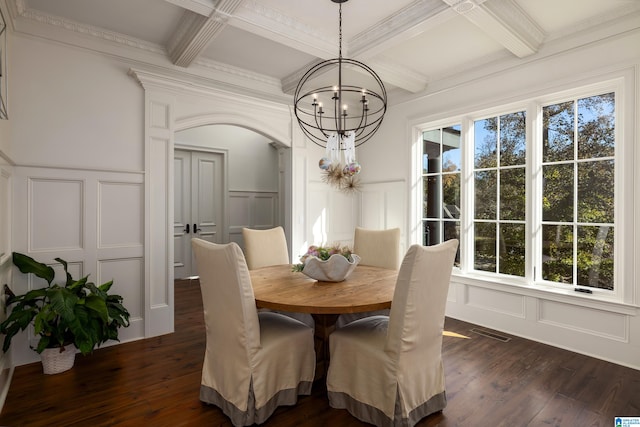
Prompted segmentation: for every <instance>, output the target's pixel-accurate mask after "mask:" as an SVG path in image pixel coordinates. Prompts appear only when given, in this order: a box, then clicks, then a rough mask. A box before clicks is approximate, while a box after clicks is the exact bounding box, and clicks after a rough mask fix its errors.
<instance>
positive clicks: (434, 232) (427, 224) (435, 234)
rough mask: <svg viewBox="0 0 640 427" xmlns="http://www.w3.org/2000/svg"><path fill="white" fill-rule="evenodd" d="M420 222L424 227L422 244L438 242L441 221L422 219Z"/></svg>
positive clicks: (429, 244)
mask: <svg viewBox="0 0 640 427" xmlns="http://www.w3.org/2000/svg"><path fill="white" fill-rule="evenodd" d="M422 224H423V227H424V239H423V242H422V246H433V245H437V244H438V243H440V242H441V240H440V228H441V226H442V223H441V222H440V221H423V223H422Z"/></svg>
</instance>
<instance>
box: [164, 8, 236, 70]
mask: <svg viewBox="0 0 640 427" xmlns="http://www.w3.org/2000/svg"><path fill="white" fill-rule="evenodd" d="M240 3H242V0H220V1H219V2H218V4H217V5H216V6H217V7H216V8H215V9H214V10H213V11H212V12H211V14H210V15H209V16H208V17H207V16H203V15H200V14H198V13H196V12H192V11H191V10H185V12H184V14H183V15H182V19H180V23H179V24H178V29H177V30H176V31H175V33H174V35H173V37H172V39H171V40H170V42H169V43H168V51H169V57H170V58H171V62H173V63H174V64H175V65H178V66H181V67H188V66H189V65H191V63H192V62H193V61H194V60H195V59H196V58H197V57H198V56H199V55H200V54H201V53H202V51H203V50H204V49H205V48H206V47H207V46H208V45H209V43H210V42H211V40H213V39H214V38H215V37H216V36H217V35H218V34H220V32H221V31H222V29H223V28H224V27H225V26H226V25H227V21H228V20H229V17H230V16H231V14H233V12H234V11H235V10H236V9H237V8H238V6H239V5H240Z"/></svg>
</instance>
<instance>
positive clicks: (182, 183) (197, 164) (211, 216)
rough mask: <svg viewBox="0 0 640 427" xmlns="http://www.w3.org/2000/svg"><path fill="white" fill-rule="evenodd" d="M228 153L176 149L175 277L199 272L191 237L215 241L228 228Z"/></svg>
mask: <svg viewBox="0 0 640 427" xmlns="http://www.w3.org/2000/svg"><path fill="white" fill-rule="evenodd" d="M223 167H224V154H221V153H209V152H203V151H186V150H175V153H174V224H173V236H174V272H175V278H176V279H180V278H185V277H191V276H194V275H196V274H197V273H196V271H195V269H194V262H193V255H192V253H191V238H192V237H198V238H201V239H204V240H208V241H210V242H214V243H224V242H223V241H222V239H223V238H222V236H223V234H224V233H223V230H224V223H223V219H224V185H225V183H224V173H223V172H224V171H223Z"/></svg>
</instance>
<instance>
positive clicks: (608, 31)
mask: <svg viewBox="0 0 640 427" xmlns="http://www.w3.org/2000/svg"><path fill="white" fill-rule="evenodd" d="M7 5H8V9H9V11H10V18H11V23H12V24H13V27H14V29H15V31H16V32H18V33H25V34H29V35H32V36H37V37H44V38H47V39H53V40H55V41H58V42H61V43H65V44H70V45H75V46H78V47H81V48H86V49H91V50H99V51H103V52H106V53H108V54H111V55H115V56H119V57H124V58H127V59H132V60H134V61H136V62H138V63H144V64H147V65H153V66H161V67H164V68H165V69H167V70H172V71H175V72H178V71H183V72H187V73H190V74H193V75H194V76H198V77H199V78H202V79H212V80H215V81H218V82H222V83H223V84H228V85H232V86H236V87H242V88H244V89H246V90H252V91H257V92H262V93H271V94H279V95H283V96H288V95H290V94H291V93H293V91H294V89H295V85H296V83H297V82H298V80H299V79H300V77H301V76H302V73H303V72H304V71H306V70H307V69H308V68H309V67H310V66H311V65H313V64H314V63H316V62H318V61H321V60H324V59H330V58H335V57H337V56H338V45H339V43H338V11H339V5H338V3H334V2H332V1H331V0H7ZM342 19H343V56H344V57H349V58H353V59H358V60H360V61H364V62H365V63H367V65H369V66H371V67H372V68H373V69H374V70H375V71H376V72H377V73H378V74H379V75H380V77H381V78H382V80H383V81H384V82H385V85H386V86H387V90H388V91H389V92H390V93H393V94H395V95H396V96H411V95H412V94H416V93H420V92H423V91H425V90H426V89H427V88H428V87H430V86H431V87H434V86H435V87H437V86H438V85H442V84H445V82H446V81H451V80H452V79H457V78H461V76H465V75H467V76H468V75H471V74H474V73H476V74H477V73H489V72H493V71H495V70H496V69H500V68H503V67H510V66H515V65H517V64H518V63H519V62H522V61H528V60H530V59H531V58H535V57H539V56H543V55H551V54H554V53H556V52H560V51H563V50H566V49H571V48H574V47H578V46H581V45H585V44H588V43H592V42H594V41H596V40H597V39H599V38H603V37H611V36H615V35H616V34H620V33H623V32H625V31H629V30H631V29H633V28H637V27H640V0H393V1H389V0H349V1H347V2H346V3H343V4H342Z"/></svg>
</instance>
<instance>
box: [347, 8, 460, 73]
mask: <svg viewBox="0 0 640 427" xmlns="http://www.w3.org/2000/svg"><path fill="white" fill-rule="evenodd" d="M456 16H457V14H456V13H454V12H453V11H452V10H451V8H449V7H448V6H447V5H446V4H445V3H443V2H442V0H418V1H415V2H413V3H411V4H410V5H408V6H407V7H405V8H404V9H402V10H399V11H398V12H396V13H394V14H393V15H391V16H389V17H388V18H386V19H384V20H382V21H380V22H378V23H377V24H376V25H374V26H373V27H371V28H369V29H367V30H366V31H363V32H361V33H359V34H357V35H356V36H355V37H353V38H352V39H351V40H349V41H348V46H347V47H348V50H347V52H348V55H349V57H353V58H358V59H360V60H363V59H367V58H372V57H374V56H376V55H378V54H380V53H382V52H384V51H387V50H389V49H391V48H393V47H394V46H397V45H399V44H400V43H402V42H404V41H407V40H409V39H411V38H413V37H416V36H418V35H420V34H422V33H424V32H425V31H428V30H429V29H432V28H434V27H437V26H438V25H440V24H442V23H443V22H446V21H448V20H450V19H452V18H455V17H456Z"/></svg>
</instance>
